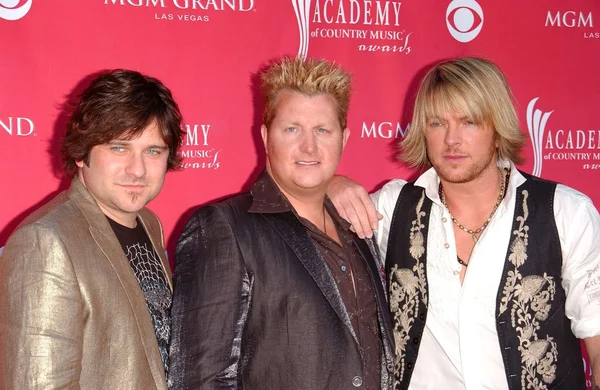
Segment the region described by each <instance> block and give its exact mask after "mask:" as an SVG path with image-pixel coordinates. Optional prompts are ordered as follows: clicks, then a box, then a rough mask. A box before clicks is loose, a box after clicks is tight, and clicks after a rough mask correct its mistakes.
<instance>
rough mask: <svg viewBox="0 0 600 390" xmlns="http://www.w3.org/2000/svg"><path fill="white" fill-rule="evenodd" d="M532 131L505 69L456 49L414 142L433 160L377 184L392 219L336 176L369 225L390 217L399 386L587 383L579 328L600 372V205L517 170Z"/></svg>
mask: <svg viewBox="0 0 600 390" xmlns="http://www.w3.org/2000/svg"><path fill="white" fill-rule="evenodd" d="M523 140H524V135H523V133H522V132H521V130H520V128H519V122H518V119H517V115H516V113H515V109H514V106H513V103H512V96H511V92H510V89H509V87H508V84H507V82H506V80H505V77H504V75H503V74H502V72H501V71H500V69H499V68H498V67H497V66H496V65H494V64H493V63H492V62H490V61H488V60H485V59H481V58H458V59H454V60H449V61H444V62H442V63H440V64H438V65H436V66H435V67H434V68H433V69H432V70H430V71H429V73H428V74H427V75H426V76H425V78H424V80H423V81H422V83H421V86H420V88H419V92H418V93H417V99H416V103H415V109H414V115H413V121H412V127H411V130H410V132H409V133H408V135H407V137H406V138H405V139H404V141H403V142H402V145H401V147H402V154H401V158H402V159H403V160H404V161H405V162H406V163H408V164H409V165H411V166H413V167H419V168H430V169H428V170H427V171H426V172H425V173H423V174H422V175H421V176H420V177H419V178H418V179H417V180H416V181H414V182H411V183H407V182H406V181H404V180H392V181H390V182H389V183H387V184H386V185H385V186H384V187H383V188H382V189H381V191H379V192H377V193H376V194H374V195H373V200H374V202H375V206H376V209H377V211H378V212H379V213H381V217H382V220H381V221H379V222H377V211H376V210H375V207H373V203H370V202H369V201H367V202H366V203H365V204H364V205H363V203H362V202H363V201H361V200H360V199H365V198H366V199H368V196H366V195H365V194H366V191H364V189H359V190H356V187H355V186H354V185H351V186H348V185H347V184H348V183H347V182H346V184H344V182H345V179H343V178H336V180H335V182H334V183H333V185H332V188H331V189H330V192H329V195H330V196H331V197H332V199H334V201H335V202H336V204H339V205H340V210H342V211H341V213H342V214H344V215H346V216H347V217H348V218H349V219H351V220H352V221H353V226H354V227H355V230H356V231H358V232H360V234H361V235H370V234H371V232H370V231H369V230H370V229H369V225H370V224H372V223H374V224H375V225H378V226H377V229H376V230H377V231H376V236H377V242H378V244H379V248H380V250H381V253H382V256H384V257H385V264H386V265H385V269H386V275H387V281H388V293H389V299H390V310H391V315H392V320H393V321H394V337H395V345H396V362H395V365H394V366H395V367H394V371H395V372H394V374H395V375H394V388H401V389H406V388H408V389H411V390H421V389H442V388H443V389H445V390H464V389H467V390H471V389H473V390H479V389H501V390H505V389H510V390H517V389H563V390H574V389H577V390H583V389H585V388H586V384H585V380H584V372H583V366H582V357H581V350H580V342H579V340H578V338H579V339H583V340H584V342H585V345H586V347H587V351H588V354H589V355H590V360H591V364H592V367H593V370H594V374H595V376H596V378H598V373H600V336H599V335H600V305H599V304H598V302H599V301H598V298H597V296H598V294H600V283H599V282H598V281H600V217H599V216H598V212H597V211H596V209H595V208H594V205H593V204H592V202H591V201H590V199H589V198H588V197H586V196H585V195H583V194H582V193H580V192H578V191H576V190H574V189H572V188H569V187H566V186H564V185H561V184H557V183H551V182H548V181H545V180H542V179H539V178H536V177H533V176H531V175H528V174H526V173H523V172H520V171H519V170H517V168H516V167H515V163H520V162H521V161H522V158H521V149H522V147H523ZM344 188H345V189H344ZM348 188H350V189H348ZM342 194H345V195H342ZM352 194H362V195H354V196H353V195H352ZM338 195H339V196H338ZM365 206H366V209H365ZM361 207H362V209H361ZM367 209H368V211H367ZM354 210H359V214H360V215H362V217H361V218H362V220H363V222H360V220H361V218H358V217H357V215H349V214H350V212H354ZM369 214H370V215H371V217H370V220H369V218H368V217H366V216H367V215H369ZM365 228H366V229H365ZM596 383H600V382H599V379H596ZM594 389H598V387H594Z"/></svg>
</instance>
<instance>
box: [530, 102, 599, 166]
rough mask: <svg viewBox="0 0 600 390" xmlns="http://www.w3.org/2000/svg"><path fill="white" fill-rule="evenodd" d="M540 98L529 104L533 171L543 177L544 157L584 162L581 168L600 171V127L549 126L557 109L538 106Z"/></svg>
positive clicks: (546, 158) (545, 158)
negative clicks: (588, 128)
mask: <svg viewBox="0 0 600 390" xmlns="http://www.w3.org/2000/svg"><path fill="white" fill-rule="evenodd" d="M538 99H539V97H536V98H534V99H532V100H531V101H530V102H529V104H528V105H527V129H528V130H529V137H530V138H531V145H532V147H533V171H532V172H531V173H532V174H533V175H535V176H541V175H542V165H543V162H544V161H545V160H560V161H581V162H582V165H581V167H582V169H594V170H600V130H582V129H578V130H571V129H569V130H564V129H553V128H551V127H550V126H548V119H550V115H552V113H553V112H554V110H552V111H542V110H540V109H538V108H535V105H536V103H537V102H538ZM546 127H548V131H546Z"/></svg>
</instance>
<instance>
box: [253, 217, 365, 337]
mask: <svg viewBox="0 0 600 390" xmlns="http://www.w3.org/2000/svg"><path fill="white" fill-rule="evenodd" d="M261 215H262V216H263V217H264V218H265V219H266V220H267V222H268V223H269V224H270V225H271V226H272V227H273V229H274V230H275V231H276V232H277V233H278V234H279V235H280V236H281V237H282V238H283V239H284V240H285V242H286V243H287V244H288V245H289V246H290V248H292V250H293V251H294V253H295V254H296V256H297V257H298V259H299V260H300V262H301V263H302V264H303V265H304V268H306V270H307V271H308V273H309V274H310V275H311V276H312V278H313V280H314V281H315V283H316V284H317V286H318V287H319V289H320V290H321V292H322V293H323V295H325V298H327V301H328V302H329V304H330V305H331V307H333V310H335V312H336V313H337V315H338V316H339V318H340V320H341V321H342V322H343V323H344V325H345V326H346V328H347V329H348V331H349V332H350V334H352V337H353V338H354V341H356V343H358V340H357V338H356V334H355V333H354V328H353V327H352V323H351V322H350V317H349V316H348V312H347V311H346V306H344V302H343V301H342V297H341V296H340V293H339V291H338V288H337V285H336V284H335V280H334V278H333V275H332V274H331V271H330V270H329V267H328V266H327V263H326V262H325V260H324V259H323V257H321V254H320V253H319V251H318V250H317V248H316V247H315V245H314V244H313V241H312V239H311V238H310V235H309V234H308V232H307V231H306V228H305V227H304V225H302V223H301V222H300V221H298V219H297V218H296V217H295V216H294V214H293V213H292V212H284V213H276V214H267V213H263V214H261Z"/></svg>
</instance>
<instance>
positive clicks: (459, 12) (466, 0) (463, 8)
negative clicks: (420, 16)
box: [446, 0, 483, 43]
mask: <svg viewBox="0 0 600 390" xmlns="http://www.w3.org/2000/svg"><path fill="white" fill-rule="evenodd" d="M446 26H448V31H449V32H450V35H452V37H454V39H456V40H457V41H459V42H462V43H466V42H471V41H472V40H473V39H475V37H476V36H477V35H478V34H479V32H480V31H481V28H482V27H483V10H482V9H481V6H480V5H479V4H478V3H477V1H475V0H453V1H452V2H450V4H449V5H448V9H446Z"/></svg>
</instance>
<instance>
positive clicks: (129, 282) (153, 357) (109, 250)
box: [68, 177, 170, 389]
mask: <svg viewBox="0 0 600 390" xmlns="http://www.w3.org/2000/svg"><path fill="white" fill-rule="evenodd" d="M68 196H69V198H71V199H72V200H73V202H74V203H75V204H76V205H77V207H78V208H79V209H80V211H81V212H82V214H83V215H84V216H85V218H86V219H87V221H88V223H89V230H90V234H91V235H92V237H93V239H94V240H95V241H96V244H97V245H98V247H99V248H100V250H101V251H102V252H103V253H104V255H105V256H106V260H107V261H108V262H109V263H110V265H111V266H112V268H113V270H114V271H115V274H116V275H117V278H118V279H119V281H120V285H121V287H122V288H123V290H125V294H126V296H127V300H128V302H127V303H128V304H129V305H130V306H131V308H132V311H133V315H134V316H135V318H136V322H137V325H138V331H139V332H140V335H141V340H142V345H143V348H144V351H145V353H146V357H147V359H148V364H149V365H150V369H151V371H152V376H153V377H154V381H155V383H156V386H157V388H158V389H166V378H165V373H164V368H163V364H162V359H161V357H160V353H159V351H158V345H157V342H156V334H155V333H154V328H153V326H152V319H151V318H150V313H149V312H148V306H147V304H146V299H145V297H144V294H143V293H142V290H141V289H140V286H139V283H138V281H137V278H136V277H135V275H134V273H133V270H132V269H131V266H130V265H129V261H128V260H127V258H126V257H125V253H123V249H122V248H121V244H120V243H119V241H118V239H117V237H116V236H115V234H114V232H113V230H112V228H111V227H110V224H109V223H108V220H107V219H106V216H105V215H104V214H103V213H102V211H101V210H100V208H99V207H98V205H97V203H96V201H95V200H94V199H93V198H92V196H91V195H90V193H89V192H88V191H87V190H86V189H85V187H84V186H83V184H81V182H80V181H79V179H78V178H77V177H75V178H74V179H73V183H72V185H71V188H70V189H69V192H68ZM149 236H150V238H151V240H152V235H149ZM153 244H154V241H153ZM155 248H156V247H155ZM157 252H160V251H159V250H157ZM159 256H161V260H162V259H163V257H164V256H165V255H164V253H159ZM169 275H170V273H169ZM127 303H125V302H123V304H127Z"/></svg>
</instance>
